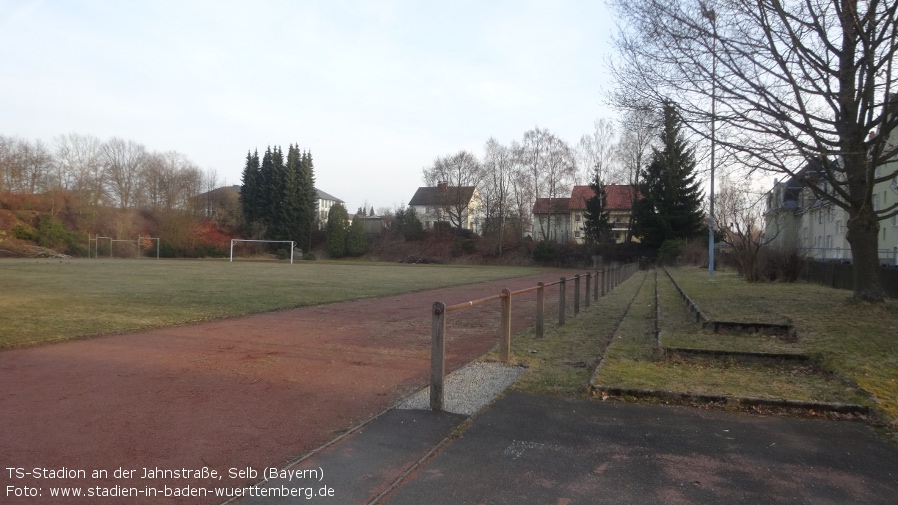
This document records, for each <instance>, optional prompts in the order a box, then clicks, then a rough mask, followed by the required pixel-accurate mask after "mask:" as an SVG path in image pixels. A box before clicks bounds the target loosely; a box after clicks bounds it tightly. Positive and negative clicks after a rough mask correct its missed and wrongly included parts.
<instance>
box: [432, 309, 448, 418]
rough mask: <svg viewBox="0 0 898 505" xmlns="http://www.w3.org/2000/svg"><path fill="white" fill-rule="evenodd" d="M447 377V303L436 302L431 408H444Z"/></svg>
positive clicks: (433, 332)
mask: <svg viewBox="0 0 898 505" xmlns="http://www.w3.org/2000/svg"><path fill="white" fill-rule="evenodd" d="M445 377H446V304H445V303H443V302H434V304H433V328H432V330H431V339H430V410H443V382H444V380H445Z"/></svg>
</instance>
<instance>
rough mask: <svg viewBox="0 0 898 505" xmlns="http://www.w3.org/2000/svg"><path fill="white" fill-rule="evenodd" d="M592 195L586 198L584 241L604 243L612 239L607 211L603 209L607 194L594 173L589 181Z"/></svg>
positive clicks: (597, 174) (597, 175)
mask: <svg viewBox="0 0 898 505" xmlns="http://www.w3.org/2000/svg"><path fill="white" fill-rule="evenodd" d="M589 188H590V189H592V191H593V193H594V194H593V196H592V197H591V198H590V199H589V200H586V212H585V216H584V217H585V222H584V223H583V227H584V232H585V233H586V241H587V242H588V243H590V244H604V243H608V242H611V241H612V238H611V222H610V217H609V214H608V211H607V210H605V208H606V203H607V201H608V195H607V194H606V193H605V185H604V184H602V180H601V179H600V178H599V173H598V171H596V174H595V176H594V178H593V180H592V181H590V183H589Z"/></svg>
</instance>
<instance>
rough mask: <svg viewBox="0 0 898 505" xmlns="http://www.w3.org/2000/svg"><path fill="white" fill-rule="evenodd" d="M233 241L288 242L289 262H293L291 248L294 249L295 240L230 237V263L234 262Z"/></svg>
mask: <svg viewBox="0 0 898 505" xmlns="http://www.w3.org/2000/svg"><path fill="white" fill-rule="evenodd" d="M234 242H272V243H276V244H290V264H291V265H292V264H293V250H294V249H296V241H293V240H249V239H240V238H232V239H231V263H233V262H234Z"/></svg>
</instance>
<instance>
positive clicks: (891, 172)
mask: <svg viewBox="0 0 898 505" xmlns="http://www.w3.org/2000/svg"><path fill="white" fill-rule="evenodd" d="M611 5H612V7H613V8H614V10H616V12H617V13H618V15H619V19H620V23H621V30H620V34H619V36H618V37H617V39H616V46H617V48H618V51H619V60H618V61H617V62H616V63H615V64H614V67H613V69H612V71H613V73H614V75H615V77H616V78H617V80H618V86H619V91H618V93H616V95H615V98H616V100H617V102H618V104H619V105H623V106H627V105H635V104H639V105H642V104H646V103H650V104H652V103H653V104H660V103H662V102H663V101H665V100H670V101H673V102H675V103H677V104H678V105H679V107H680V113H681V115H682V117H683V118H684V120H685V123H686V124H687V125H688V126H689V127H690V128H693V129H694V131H695V132H697V133H699V134H701V135H703V136H705V137H706V138H707V137H710V132H711V131H713V128H712V127H713V126H717V127H718V128H719V129H722V130H724V131H726V135H725V136H721V138H720V139H718V145H719V146H720V148H722V149H725V150H727V151H729V152H730V153H732V154H733V155H735V156H737V157H738V160H739V162H741V163H742V164H744V165H746V166H749V167H752V168H754V169H758V170H766V171H772V172H778V173H781V174H785V175H787V176H794V175H795V174H796V173H797V172H798V171H799V170H800V169H801V168H802V167H803V166H805V164H806V163H807V161H808V160H810V159H814V158H826V159H839V160H840V161H841V163H839V164H827V167H832V168H828V169H827V170H826V173H825V174H822V175H823V177H820V178H819V179H818V180H817V182H809V183H808V186H809V187H810V188H811V189H812V191H813V192H814V193H815V195H817V197H819V198H822V199H825V200H827V201H829V202H831V203H833V204H834V205H837V206H839V207H841V208H842V209H844V210H845V211H846V212H847V213H848V216H849V219H848V223H847V230H848V233H847V239H848V242H849V243H850V245H851V252H852V257H853V261H854V296H855V298H858V299H863V300H869V301H875V302H878V301H882V300H883V299H884V293H883V289H882V284H881V281H880V274H879V258H878V254H877V245H878V235H879V233H878V232H879V221H880V220H882V219H886V218H888V217H890V216H893V215H895V214H896V213H898V203H896V204H893V205H890V206H887V207H884V208H881V209H878V210H876V209H874V208H873V198H872V196H873V186H874V184H876V183H878V182H884V181H887V180H889V179H890V178H893V177H895V176H896V171H898V169H896V168H895V166H896V165H891V166H888V165H886V166H887V167H891V168H888V169H886V170H882V172H883V173H880V174H878V175H877V173H876V169H877V168H878V167H883V166H884V165H885V164H886V162H887V161H888V160H889V159H890V158H892V157H894V156H896V155H898V146H895V145H891V146H890V145H889V144H888V142H889V137H890V136H891V134H892V133H893V131H894V130H895V126H896V122H898V115H896V98H895V92H896V89H895V84H896V83H895V79H896V77H895V74H894V65H895V56H896V52H898V17H896V11H898V3H896V2H894V1H883V0H867V1H858V0H807V1H789V2H783V1H781V0H734V1H728V2H713V1H711V0H709V1H708V2H707V3H703V2H699V1H697V0H612V2H611ZM827 186H828V187H829V188H832V189H831V191H824V189H825V188H826V187H827Z"/></svg>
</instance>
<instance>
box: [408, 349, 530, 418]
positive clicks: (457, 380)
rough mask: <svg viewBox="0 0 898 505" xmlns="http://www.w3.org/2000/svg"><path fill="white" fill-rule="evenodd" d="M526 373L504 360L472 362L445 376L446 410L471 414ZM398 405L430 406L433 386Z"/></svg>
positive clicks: (411, 407) (410, 406) (444, 401)
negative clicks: (501, 361) (500, 361)
mask: <svg viewBox="0 0 898 505" xmlns="http://www.w3.org/2000/svg"><path fill="white" fill-rule="evenodd" d="M522 373H524V368H522V367H519V366H510V365H506V364H503V363H479V362H478V363H471V364H469V365H467V366H465V367H464V368H460V369H458V370H456V371H455V372H453V373H451V374H450V375H448V376H446V382H445V384H444V385H443V388H444V389H443V410H444V411H446V412H451V413H453V414H463V415H467V416H470V415H471V414H474V413H475V412H477V411H478V410H480V409H481V408H483V406H484V405H486V404H487V403H489V402H490V401H492V400H493V398H495V397H497V396H499V393H501V392H502V391H505V389H506V388H508V387H509V386H511V385H512V384H514V381H516V380H517V379H518V377H519V376H520V375H521V374H522ZM396 408H397V409H418V410H427V409H430V387H429V386H428V387H426V388H424V389H422V390H421V391H418V392H417V393H415V394H414V395H412V396H410V397H409V398H407V399H405V400H404V401H403V402H401V403H400V404H399V405H397V406H396Z"/></svg>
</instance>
